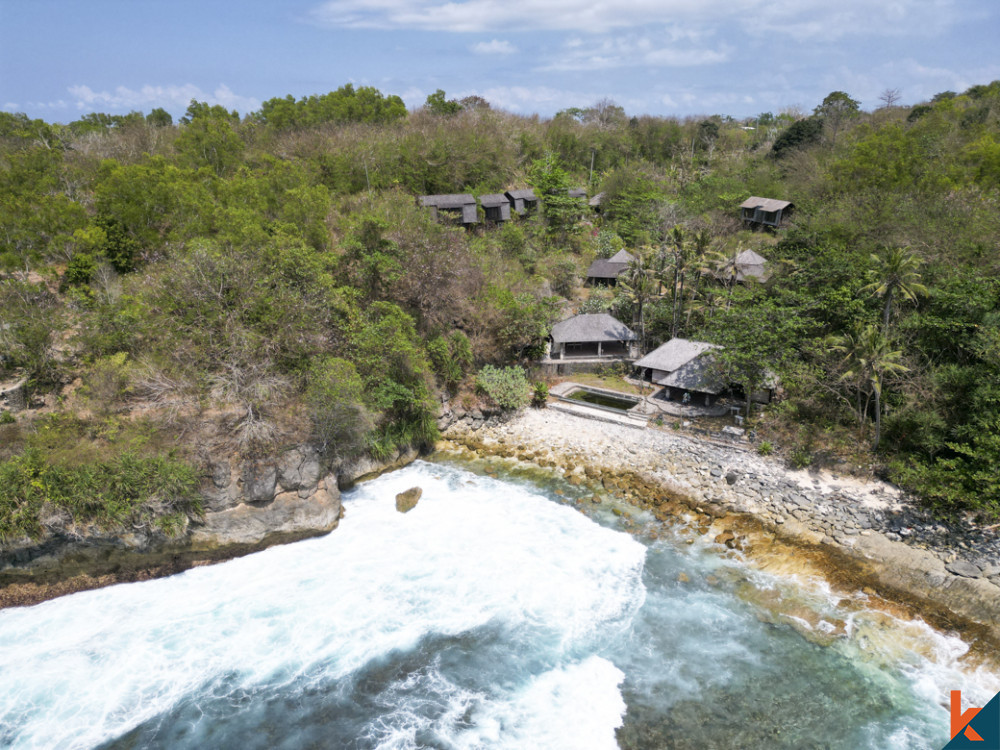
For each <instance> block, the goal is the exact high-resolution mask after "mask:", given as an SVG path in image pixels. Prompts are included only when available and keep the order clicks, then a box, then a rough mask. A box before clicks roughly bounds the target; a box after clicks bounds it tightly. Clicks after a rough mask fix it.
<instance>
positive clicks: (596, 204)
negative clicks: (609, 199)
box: [587, 193, 604, 214]
mask: <svg viewBox="0 0 1000 750" xmlns="http://www.w3.org/2000/svg"><path fill="white" fill-rule="evenodd" d="M602 203H604V193H598V194H597V195H595V196H594V197H593V198H591V199H590V200H589V201H587V205H588V206H590V207H591V209H593V211H594V213H598V214H599V213H601V204H602Z"/></svg>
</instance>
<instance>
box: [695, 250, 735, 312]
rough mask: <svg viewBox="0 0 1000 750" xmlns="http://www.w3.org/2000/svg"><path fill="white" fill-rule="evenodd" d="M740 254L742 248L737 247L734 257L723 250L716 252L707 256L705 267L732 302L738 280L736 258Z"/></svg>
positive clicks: (727, 307)
mask: <svg viewBox="0 0 1000 750" xmlns="http://www.w3.org/2000/svg"><path fill="white" fill-rule="evenodd" d="M739 254H740V248H739V247H737V248H736V249H735V250H734V251H733V254H732V255H728V254H727V253H725V252H723V251H722V250H714V251H712V252H709V253H706V254H705V263H706V265H705V267H704V269H703V270H704V272H705V273H708V274H711V275H712V276H714V277H715V278H716V279H718V281H719V282H720V283H721V284H722V286H723V287H725V289H726V292H727V294H728V296H729V300H730V301H731V300H732V294H733V287H735V286H736V278H737V270H738V269H737V268H736V258H737V257H738V256H739ZM726 309H727V310H728V309H729V301H727V303H726Z"/></svg>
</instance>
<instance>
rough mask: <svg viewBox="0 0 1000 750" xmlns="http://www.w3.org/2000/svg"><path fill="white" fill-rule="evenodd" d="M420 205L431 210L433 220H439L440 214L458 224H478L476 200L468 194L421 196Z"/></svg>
mask: <svg viewBox="0 0 1000 750" xmlns="http://www.w3.org/2000/svg"><path fill="white" fill-rule="evenodd" d="M419 202H420V205H421V206H423V207H424V208H429V209H431V211H432V213H433V216H434V218H435V219H437V218H441V213H442V212H444V214H445V216H446V217H447V218H448V219H449V220H451V221H454V222H456V223H458V224H465V225H466V226H468V225H471V224H478V223H479V217H478V216H477V215H476V199H475V198H473V197H472V196H471V195H469V194H468V193H461V194H453V195H422V196H420V198H419Z"/></svg>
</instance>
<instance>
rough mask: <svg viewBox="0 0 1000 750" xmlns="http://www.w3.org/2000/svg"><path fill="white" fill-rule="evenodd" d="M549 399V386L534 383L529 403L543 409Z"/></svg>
mask: <svg viewBox="0 0 1000 750" xmlns="http://www.w3.org/2000/svg"><path fill="white" fill-rule="evenodd" d="M548 400H549V387H548V385H546V384H545V383H541V382H539V383H535V391H534V393H533V394H532V396H531V405H532V406H534V407H536V408H538V409H544V408H545V404H546V403H547V402H548Z"/></svg>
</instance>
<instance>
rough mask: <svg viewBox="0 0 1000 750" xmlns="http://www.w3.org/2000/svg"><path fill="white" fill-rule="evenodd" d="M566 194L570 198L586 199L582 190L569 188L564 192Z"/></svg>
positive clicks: (585, 193)
mask: <svg viewBox="0 0 1000 750" xmlns="http://www.w3.org/2000/svg"><path fill="white" fill-rule="evenodd" d="M566 194H567V195H568V196H569V197H570V198H586V197H587V191H586V190H584V189H583V188H569V189H568V190H567V191H566Z"/></svg>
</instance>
